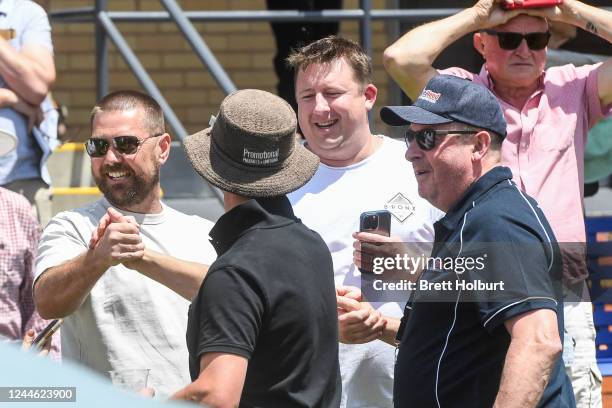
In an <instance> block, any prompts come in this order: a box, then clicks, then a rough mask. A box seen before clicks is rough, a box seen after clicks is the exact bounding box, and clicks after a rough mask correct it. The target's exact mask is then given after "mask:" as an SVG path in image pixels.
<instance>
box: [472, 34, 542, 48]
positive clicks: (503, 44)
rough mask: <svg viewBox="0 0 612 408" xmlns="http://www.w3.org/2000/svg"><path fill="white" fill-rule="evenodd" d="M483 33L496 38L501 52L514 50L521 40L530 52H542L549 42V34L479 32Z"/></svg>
mask: <svg viewBox="0 0 612 408" xmlns="http://www.w3.org/2000/svg"><path fill="white" fill-rule="evenodd" d="M481 31H482V32H484V33H487V34H490V35H494V36H496V37H497V42H498V43H499V47H500V48H501V49H503V50H516V49H517V48H518V47H519V45H521V41H523V38H524V39H525V40H526V41H527V46H528V47H529V49H530V50H542V49H544V48H545V47H546V46H547V45H548V40H550V32H548V31H546V32H544V33H527V34H521V33H509V32H504V31H495V30H481Z"/></svg>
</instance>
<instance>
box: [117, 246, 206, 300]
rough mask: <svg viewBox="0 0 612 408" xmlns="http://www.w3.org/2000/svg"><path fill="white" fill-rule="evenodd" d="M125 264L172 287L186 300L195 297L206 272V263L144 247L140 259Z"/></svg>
mask: <svg viewBox="0 0 612 408" xmlns="http://www.w3.org/2000/svg"><path fill="white" fill-rule="evenodd" d="M125 266H126V267H128V268H130V269H134V270H136V271H138V272H140V273H141V274H143V275H145V276H148V277H149V278H151V279H153V280H155V281H157V282H159V283H161V284H162V285H164V286H166V287H168V288H169V289H172V290H173V291H175V292H176V293H178V294H179V295H181V296H182V297H184V298H185V299H187V300H191V299H193V298H194V297H195V295H196V294H197V293H198V290H199V289H200V285H201V284H202V281H203V280H204V277H205V276H206V272H208V265H204V264H199V263H197V262H189V261H183V260H181V259H177V258H174V257H172V256H169V255H165V254H161V253H159V252H155V251H153V250H150V249H145V251H144V256H143V257H142V259H140V260H137V261H134V262H128V263H125Z"/></svg>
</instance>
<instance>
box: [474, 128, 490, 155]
mask: <svg viewBox="0 0 612 408" xmlns="http://www.w3.org/2000/svg"><path fill="white" fill-rule="evenodd" d="M490 148H491V135H490V134H489V132H487V131H486V130H481V131H480V132H478V133H476V134H475V135H474V145H473V148H472V160H473V161H481V160H482V159H483V158H484V157H485V156H486V155H487V152H488V151H489V149H490Z"/></svg>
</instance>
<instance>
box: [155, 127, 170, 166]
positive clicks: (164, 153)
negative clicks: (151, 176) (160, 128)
mask: <svg viewBox="0 0 612 408" xmlns="http://www.w3.org/2000/svg"><path fill="white" fill-rule="evenodd" d="M171 143H172V138H171V137H170V135H169V134H168V133H164V134H163V135H161V136H160V137H159V142H158V143H157V146H158V148H159V150H160V153H159V164H164V163H165V162H166V160H168V157H169V156H170V145H171Z"/></svg>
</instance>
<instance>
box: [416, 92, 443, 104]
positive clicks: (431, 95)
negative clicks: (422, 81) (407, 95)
mask: <svg viewBox="0 0 612 408" xmlns="http://www.w3.org/2000/svg"><path fill="white" fill-rule="evenodd" d="M440 96H442V94H441V93H437V92H434V91H430V90H429V89H424V90H423V92H421V95H420V96H419V99H424V100H426V101H427V102H431V103H436V102H438V99H440Z"/></svg>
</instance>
